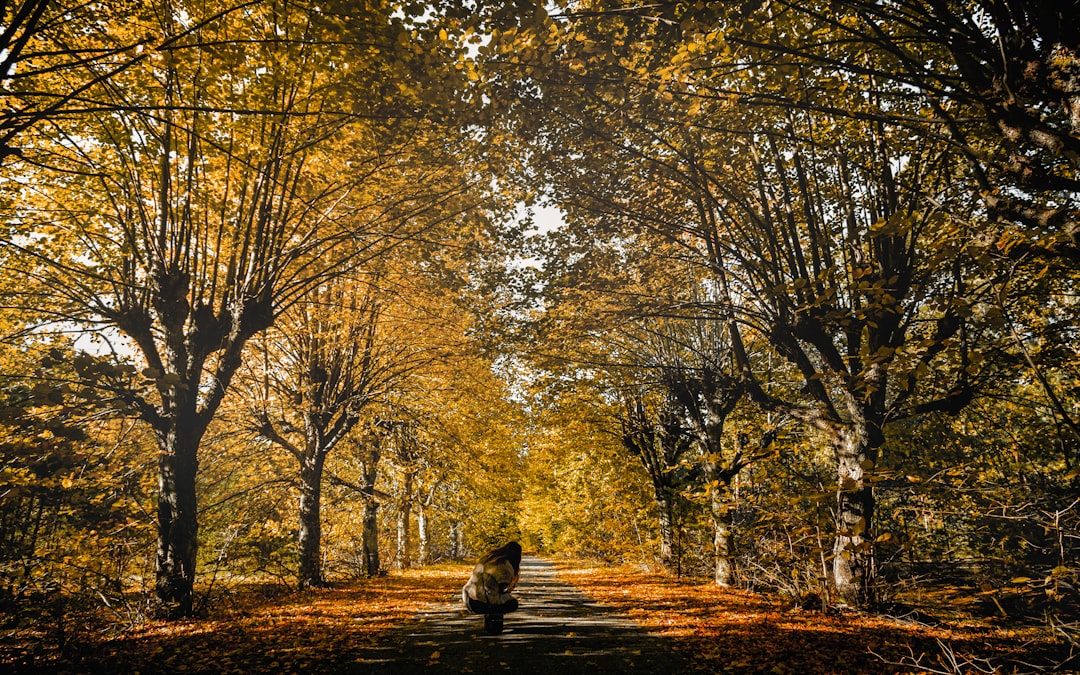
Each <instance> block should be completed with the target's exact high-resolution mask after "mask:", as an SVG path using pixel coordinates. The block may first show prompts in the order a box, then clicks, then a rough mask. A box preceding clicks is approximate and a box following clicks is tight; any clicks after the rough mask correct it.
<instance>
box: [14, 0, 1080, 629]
mask: <svg viewBox="0 0 1080 675" xmlns="http://www.w3.org/2000/svg"><path fill="white" fill-rule="evenodd" d="M2 12H3V17H2V21H0V62H2V64H3V67H2V70H0V97H2V98H3V106H0V212H2V214H3V222H4V227H5V231H4V233H3V236H2V237H0V299H2V302H0V398H2V405H0V447H2V454H0V576H2V578H3V589H2V593H3V596H2V598H0V611H2V612H3V616H4V617H5V618H4V620H5V621H6V622H8V623H10V624H11V625H19V624H20V622H23V623H25V622H32V621H47V620H51V619H49V617H56V616H62V615H63V614H64V613H65V612H68V611H76V610H83V609H87V608H101V607H103V608H105V609H106V610H107V611H108V612H111V613H112V614H113V615H114V617H115V618H116V619H117V620H118V621H121V622H131V621H136V620H138V619H140V618H142V617H144V616H148V615H151V614H153V615H163V616H167V617H171V618H182V617H190V616H193V615H196V614H199V613H201V612H205V611H208V607H210V604H209V603H210V602H211V601H212V599H213V597H214V591H215V588H221V587H223V586H228V585H229V584H232V583H238V582H239V581H243V580H260V581H265V580H267V579H274V580H277V581H278V582H280V583H282V584H286V585H288V586H290V587H293V588H298V589H304V588H308V587H320V586H326V585H329V584H331V582H333V581H334V580H336V579H342V578H348V577H351V576H372V575H376V574H379V573H380V572H381V571H382V570H384V569H388V568H391V567H395V566H396V567H407V566H410V565H414V564H421V565H422V564H428V563H431V562H434V561H436V560H440V559H462V558H465V557H468V556H473V555H475V554H477V553H478V552H480V551H481V550H482V549H484V548H485V547H487V546H489V545H491V544H494V543H499V542H501V541H502V540H505V539H507V538H511V537H516V538H520V539H521V540H522V541H523V542H524V543H525V544H526V546H527V547H528V548H531V549H533V550H537V551H541V552H545V553H552V554H567V555H579V556H590V557H596V558H600V559H604V560H607V561H632V562H643V563H646V564H650V565H659V566H662V567H664V568H667V569H668V570H670V571H671V572H672V573H675V574H687V575H695V576H701V575H707V576H708V577H710V578H712V579H714V580H715V582H716V583H717V584H720V585H726V586H745V587H751V588H756V589H761V590H768V591H777V592H781V593H784V594H787V595H788V596H790V597H791V598H792V600H793V601H795V602H797V603H802V604H806V605H810V604H814V603H824V604H838V603H847V604H849V605H852V606H858V607H866V608H873V607H879V606H884V605H885V604H887V603H890V602H893V601H897V600H899V599H902V596H903V593H902V591H903V590H905V589H908V590H910V589H912V588H916V587H918V586H919V585H920V584H926V585H933V584H939V583H950V584H960V583H968V582H971V581H972V580H975V579H978V580H980V581H981V583H983V584H984V587H983V588H981V589H980V591H979V592H981V593H984V596H983V597H984V598H985V604H986V605H987V606H989V607H990V610H989V611H990V613H994V614H999V615H1001V616H1005V617H1015V616H1024V615H1030V616H1034V617H1042V618H1046V617H1055V618H1054V621H1058V619H1057V618H1056V617H1069V618H1068V621H1069V622H1072V623H1073V626H1074V629H1075V622H1076V620H1077V619H1076V608H1077V601H1078V600H1080V598H1078V596H1077V592H1076V589H1075V586H1076V584H1077V583H1080V580H1078V578H1077V577H1078V570H1080V568H1078V567H1077V562H1076V552H1077V546H1078V544H1080V542H1078V541H1077V539H1078V537H1080V490H1078V488H1080V465H1078V460H1080V457H1078V451H1080V351H1078V348H1077V345H1078V344H1080V339H1078V338H1080V335H1078V328H1080V322H1078V319H1080V316H1078V314H1080V298H1078V295H1077V293H1078V289H1077V282H1078V281H1080V267H1078V262H1080V222H1078V214H1080V204H1078V202H1080V52H1078V50H1080V34H1078V32H1077V31H1076V30H1075V29H1073V28H1072V26H1071V25H1070V22H1071V21H1073V17H1075V16H1080V7H1078V6H1077V3H1076V2H1059V1H1054V2H1051V1H1050V0H1043V1H1035V2H1031V1H1026V2H1019V1H1014V0H970V1H966V0H942V1H937V0H897V1H895V2H877V1H871V0H830V1H828V2H825V1H822V2H810V3H806V2H802V3H788V2H786V1H785V0H765V1H761V0H748V1H745V2H724V3H718V2H717V3H714V2H659V3H622V2H609V1H606V0H577V1H569V0H567V1H565V2H550V3H535V2H525V1H524V0H519V2H516V3H487V2H483V1H478V2H476V3H473V4H471V5H469V6H465V5H462V3H457V2H426V3H408V2H392V1H391V2H382V1H381V0H371V1H369V2H345V1H344V0H340V1H339V0H330V1H328V2H320V3H309V2H284V1H283V0H246V1H243V2H241V1H234V2H217V1H210V0H202V1H199V2H195V1H192V0H130V1H127V2H108V3H95V2H69V1H68V0H23V1H22V2H14V3H4V4H3V5H2ZM534 207H546V208H545V209H544V210H541V211H538V212H549V213H550V212H552V211H554V212H557V213H559V214H560V215H561V219H560V220H559V221H558V222H555V223H548V222H545V221H541V220H539V219H537V220H535V221H534V220H533V219H532V218H531V217H530V213H532V209H533V208H534ZM1061 620H1062V621H1064V620H1065V619H1061Z"/></svg>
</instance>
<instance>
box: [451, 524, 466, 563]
mask: <svg viewBox="0 0 1080 675" xmlns="http://www.w3.org/2000/svg"><path fill="white" fill-rule="evenodd" d="M462 548H463V547H462V544H461V523H460V522H458V521H454V522H452V523H450V558H451V559H452V560H461V559H462V558H463V557H464V553H465V552H464V551H462Z"/></svg>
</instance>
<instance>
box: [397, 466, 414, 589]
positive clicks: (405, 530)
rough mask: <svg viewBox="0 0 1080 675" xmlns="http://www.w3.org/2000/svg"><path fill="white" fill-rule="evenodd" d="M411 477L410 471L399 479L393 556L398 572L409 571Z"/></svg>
mask: <svg viewBox="0 0 1080 675" xmlns="http://www.w3.org/2000/svg"><path fill="white" fill-rule="evenodd" d="M413 477H414V475H413V473H412V472H411V471H406V472H405V475H404V476H402V478H401V493H400V494H399V495H398V504H397V506H398V510H397V511H398V512H397V552H396V553H395V555H394V567H395V568H397V569H399V570H406V569H409V549H410V548H411V547H412V541H411V539H412V537H411V536H410V534H411V533H410V531H409V521H410V520H411V518H412V505H413V496H412V489H413Z"/></svg>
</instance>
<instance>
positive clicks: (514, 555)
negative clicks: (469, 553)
mask: <svg viewBox="0 0 1080 675" xmlns="http://www.w3.org/2000/svg"><path fill="white" fill-rule="evenodd" d="M520 575H521V544H519V543H517V542H516V541H512V542H510V543H508V544H505V545H503V546H500V547H499V548H497V549H495V550H494V551H491V552H490V553H488V554H487V555H485V556H484V557H483V558H480V562H478V563H477V564H476V567H475V568H474V569H473V571H472V576H471V577H469V581H468V583H466V584H465V587H464V588H462V589H461V600H462V601H463V602H464V603H465V607H466V608H468V610H469V611H470V612H473V613H475V614H488V615H491V614H494V615H499V616H500V618H501V615H502V614H506V613H508V612H512V611H514V610H515V609H517V608H518V601H517V598H515V597H514V596H512V595H510V591H511V590H513V588H514V586H516V585H517V582H518V577H519V576H520Z"/></svg>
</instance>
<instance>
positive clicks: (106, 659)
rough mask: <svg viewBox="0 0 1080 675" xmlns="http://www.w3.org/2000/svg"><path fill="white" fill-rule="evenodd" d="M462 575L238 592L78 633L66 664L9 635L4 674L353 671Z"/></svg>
mask: <svg viewBox="0 0 1080 675" xmlns="http://www.w3.org/2000/svg"><path fill="white" fill-rule="evenodd" d="M467 576H468V569H467V566H464V565H440V566H435V567H427V568H423V569H413V570H405V571H402V572H393V573H391V574H389V575H386V576H380V577H375V578H372V579H370V580H364V581H355V582H350V583H346V584H340V585H337V586H335V587H333V588H328V589H319V590H310V591H305V592H300V593H288V594H282V593H281V592H279V591H278V590H276V589H274V588H271V589H269V592H266V589H265V588H264V589H263V590H262V591H260V588H258V587H243V588H238V589H236V590H235V591H234V592H232V593H229V594H227V595H224V596H222V597H220V598H219V599H218V601H217V604H218V606H217V607H215V608H214V610H213V611H212V613H211V616H212V618H209V619H193V620H187V621H179V622H167V621H154V622H149V623H145V624H143V625H140V626H138V627H136V628H134V629H132V630H130V631H128V632H125V633H123V634H121V635H119V636H114V637H111V638H110V637H109V636H106V635H104V634H96V635H95V634H83V635H79V636H78V637H77V642H72V643H71V648H70V653H69V654H68V655H66V657H65V658H64V659H63V660H57V659H56V658H55V655H48V654H45V655H42V654H38V655H37V656H36V658H34V657H32V656H31V655H32V654H33V650H34V647H33V645H34V644H35V643H40V640H41V638H42V637H43V636H34V635H22V636H19V640H18V641H14V640H13V639H12V638H11V637H7V636H6V637H5V638H4V641H3V642H2V643H0V671H5V672H26V673H29V672H33V673H88V672H101V673H106V672H107V673H129V674H132V675H134V674H135V673H161V672H173V673H220V674H222V675H226V674H229V673H237V674H239V673H275V672H276V673H340V672H353V671H356V670H357V669H359V668H361V666H359V665H358V664H357V662H356V659H357V657H358V654H359V653H360V651H361V648H362V647H364V646H370V645H371V644H374V643H375V642H376V641H377V640H378V639H379V638H378V636H379V634H380V633H382V632H384V631H386V630H388V629H391V628H393V627H395V626H397V625H399V624H401V623H402V622H404V621H405V620H407V619H408V618H409V617H411V616H413V615H415V614H416V613H417V612H419V611H420V610H421V609H422V608H423V607H424V606H425V605H427V604H429V603H433V602H446V601H447V600H448V599H450V598H451V597H453V595H454V594H455V592H456V591H457V590H458V589H459V588H460V586H461V583H462V579H463V578H465V577H467ZM277 588H278V589H279V588H280V587H277Z"/></svg>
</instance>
